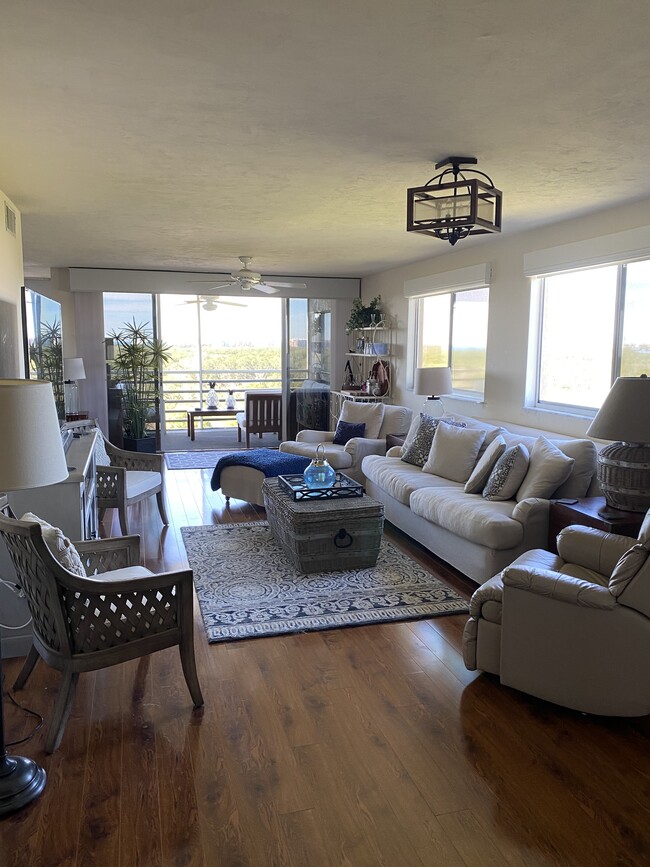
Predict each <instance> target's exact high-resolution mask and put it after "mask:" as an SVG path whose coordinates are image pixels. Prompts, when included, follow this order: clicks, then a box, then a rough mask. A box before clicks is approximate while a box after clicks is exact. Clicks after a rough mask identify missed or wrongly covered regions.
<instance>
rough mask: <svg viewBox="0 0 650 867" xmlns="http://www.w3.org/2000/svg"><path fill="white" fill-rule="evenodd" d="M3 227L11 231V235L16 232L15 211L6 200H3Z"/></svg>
mask: <svg viewBox="0 0 650 867" xmlns="http://www.w3.org/2000/svg"><path fill="white" fill-rule="evenodd" d="M5 229H6V230H7V231H8V232H11V234H12V235H15V234H16V212H15V211H14V210H12V209H11V208H10V207H9V205H8V204H7V203H6V202H5Z"/></svg>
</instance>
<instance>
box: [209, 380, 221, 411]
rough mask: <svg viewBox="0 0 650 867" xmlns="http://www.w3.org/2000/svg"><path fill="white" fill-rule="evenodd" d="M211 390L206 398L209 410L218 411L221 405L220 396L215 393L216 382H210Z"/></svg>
mask: <svg viewBox="0 0 650 867" xmlns="http://www.w3.org/2000/svg"><path fill="white" fill-rule="evenodd" d="M208 385H209V386H210V390H209V391H208V395H207V398H206V406H207V408H208V409H216V408H217V406H218V405H219V395H218V394H217V392H216V391H215V385H216V382H209V383H208Z"/></svg>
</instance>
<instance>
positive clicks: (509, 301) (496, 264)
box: [361, 200, 650, 436]
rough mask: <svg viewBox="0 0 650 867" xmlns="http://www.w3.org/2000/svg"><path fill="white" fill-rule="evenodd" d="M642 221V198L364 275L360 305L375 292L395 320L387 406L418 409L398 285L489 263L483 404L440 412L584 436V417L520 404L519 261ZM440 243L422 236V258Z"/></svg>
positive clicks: (455, 405)
mask: <svg viewBox="0 0 650 867" xmlns="http://www.w3.org/2000/svg"><path fill="white" fill-rule="evenodd" d="M504 214H505V220H504V222H505V221H506V220H507V200H506V201H504ZM648 224H650V202H649V201H647V200H646V201H643V202H636V203H634V204H632V205H628V206H625V207H618V208H613V209H609V210H603V211H600V212H598V213H595V214H590V215H588V216H585V217H582V218H579V219H574V220H569V221H565V222H562V223H556V224H554V225H551V226H546V227H544V228H542V229H536V230H534V231H529V232H523V233H521V234H517V235H512V236H510V237H507V236H503V237H502V236H499V235H491V236H490V235H488V236H485V238H484V239H483V238H481V239H480V240H478V239H476V240H475V241H473V242H472V243H470V245H469V246H468V245H467V244H465V246H463V244H464V242H463V241H459V242H458V245H457V246H456V247H454V248H451V247H449V245H446V246H447V248H448V250H449V252H448V253H445V254H444V255H435V256H433V257H432V258H430V259H424V260H422V261H420V262H416V263H414V264H411V265H407V266H404V267H400V268H394V269H392V270H390V271H384V272H382V273H380V274H375V275H373V276H370V277H366V278H364V280H363V281H362V284H361V294H362V298H363V299H364V301H366V302H367V301H369V300H370V299H371V298H374V297H375V296H376V295H381V297H382V301H383V306H384V310H385V312H387V313H389V314H390V315H391V316H392V318H393V321H394V322H396V323H397V329H396V332H395V338H394V343H395V346H396V349H395V353H396V359H395V362H394V368H395V378H394V383H393V385H394V388H393V391H392V402H393V403H396V404H403V405H405V406H411V407H412V408H413V409H417V410H419V409H421V408H422V405H423V399H422V398H421V397H420V396H416V395H414V394H413V392H412V391H407V390H406V389H405V387H404V383H405V362H406V357H405V346H406V326H407V299H406V298H405V297H404V281H405V280H413V279H415V278H417V277H424V276H426V275H430V274H437V273H442V272H445V271H453V270H455V269H456V268H464V267H466V266H470V265H478V264H480V263H483V262H488V263H490V264H491V265H492V283H491V288H490V314H489V323H488V347H487V373H486V385H485V401H484V402H483V403H474V402H468V401H464V400H455V399H452V398H444V399H443V403H444V406H445V408H446V409H449V410H451V411H454V412H459V413H463V414H465V415H472V416H475V417H484V418H495V419H501V420H503V421H511V422H513V423H516V424H520V425H525V426H529V427H535V428H541V429H543V430H549V431H558V432H560V433H566V434H570V435H574V436H576V435H577V436H580V435H582V434H584V432H585V431H586V429H587V427H588V426H589V419H584V418H576V417H573V416H569V415H562V414H559V413H548V412H544V411H540V410H534V409H527V408H525V406H524V394H525V384H526V364H527V350H528V321H529V313H530V281H529V280H528V279H527V278H525V277H524V275H523V257H524V255H525V254H526V253H530V252H532V251H534V250H543V249H546V248H549V247H554V246H559V245H562V244H569V243H573V242H577V241H583V240H587V239H590V238H597V237H599V236H601V235H608V234H611V233H614V232H622V231H624V230H627V229H633V228H636V227H639V226H647V225H648ZM444 243H445V242H443V241H439V240H437V239H435V238H429V237H425V236H423V237H422V248H423V251H424V252H425V253H426V249H427V246H428V245H430V246H431V249H432V250H434V249H435V250H439V248H440V245H443V244H444ZM578 328H580V323H576V329H578ZM649 331H650V325H649Z"/></svg>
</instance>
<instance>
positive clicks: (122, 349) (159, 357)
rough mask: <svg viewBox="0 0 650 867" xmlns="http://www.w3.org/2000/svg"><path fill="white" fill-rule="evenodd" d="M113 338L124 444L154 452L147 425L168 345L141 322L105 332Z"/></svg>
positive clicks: (156, 404) (152, 416)
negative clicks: (122, 418) (120, 392)
mask: <svg viewBox="0 0 650 867" xmlns="http://www.w3.org/2000/svg"><path fill="white" fill-rule="evenodd" d="M109 337H110V339H111V340H112V341H113V348H114V357H113V359H112V361H111V368H112V375H113V379H114V380H115V381H116V382H117V383H118V386H119V388H120V389H121V391H122V409H123V412H124V448H125V449H128V450H130V451H135V452H155V451H156V438H155V436H152V435H151V434H150V432H149V430H148V428H147V425H148V424H150V423H151V422H152V421H155V420H156V418H157V415H158V409H159V405H160V367H161V365H162V364H164V363H165V362H167V361H169V360H170V357H171V356H170V354H169V353H170V350H171V347H170V346H167V345H166V344H164V343H163V342H162V341H161V340H158V339H157V338H155V337H154V336H153V335H152V333H151V332H150V331H148V330H147V328H146V327H145V326H144V325H138V324H136V321H135V319H134V320H133V322H131V323H125V325H123V326H122V328H121V329H120V331H114V332H112V333H111V334H110V335H109Z"/></svg>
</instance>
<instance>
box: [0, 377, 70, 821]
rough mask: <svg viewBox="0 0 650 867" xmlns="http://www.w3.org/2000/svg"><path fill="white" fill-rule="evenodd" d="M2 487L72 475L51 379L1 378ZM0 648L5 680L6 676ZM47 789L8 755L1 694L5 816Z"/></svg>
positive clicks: (37, 772) (39, 772)
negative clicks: (66, 456) (66, 457)
mask: <svg viewBox="0 0 650 867" xmlns="http://www.w3.org/2000/svg"><path fill="white" fill-rule="evenodd" d="M0 418H1V419H2V420H3V422H2V426H0V491H5V492H9V491H20V490H26V489H28V488H39V487H42V486H43V485H53V484H56V483H57V482H61V481H63V480H64V479H66V478H67V477H68V468H67V466H66V460H65V453H64V451H63V441H62V439H61V428H60V422H59V419H58V418H57V412H56V403H55V401H54V392H53V391H52V383H50V382H45V381H44V380H38V379H0ZM1 669H2V652H1V647H0V681H1V679H2V670H1ZM44 788H45V771H44V770H43V768H41V767H40V766H39V765H37V764H36V762H34V761H32V760H31V759H27V758H23V757H22V756H10V755H7V750H6V747H5V737H4V718H3V706H2V694H0V817H1V816H5V815H7V814H8V813H13V812H15V811H16V810H19V809H21V808H22V807H24V806H26V805H27V804H29V803H30V802H31V801H33V800H34V798H36V797H38V795H40V794H41V792H42V791H43V789H44Z"/></svg>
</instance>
